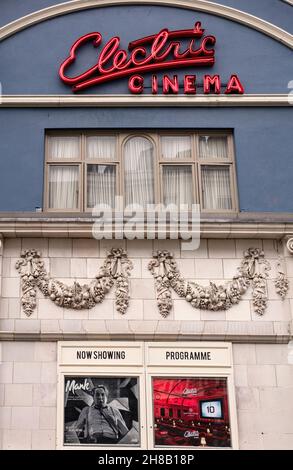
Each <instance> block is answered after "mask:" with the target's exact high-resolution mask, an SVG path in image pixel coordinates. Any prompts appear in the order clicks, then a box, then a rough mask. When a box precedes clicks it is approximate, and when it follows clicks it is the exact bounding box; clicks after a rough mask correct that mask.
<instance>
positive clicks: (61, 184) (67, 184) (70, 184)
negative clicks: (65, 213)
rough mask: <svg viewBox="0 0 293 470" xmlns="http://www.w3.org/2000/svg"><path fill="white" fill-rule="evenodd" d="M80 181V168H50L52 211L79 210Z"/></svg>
mask: <svg viewBox="0 0 293 470" xmlns="http://www.w3.org/2000/svg"><path fill="white" fill-rule="evenodd" d="M78 179H79V168H78V166H67V165H66V166H65V165H64V166H62V165H58V166H57V165H51V166H50V173H49V208H50V209H78V191H79V188H78Z"/></svg>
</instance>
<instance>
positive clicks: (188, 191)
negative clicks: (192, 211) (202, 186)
mask: <svg viewBox="0 0 293 470" xmlns="http://www.w3.org/2000/svg"><path fill="white" fill-rule="evenodd" d="M163 203H164V204H165V205H168V204H176V205H177V206H179V205H180V204H188V205H189V207H191V205H192V203H193V183H192V166H191V165H188V166H187V165H163Z"/></svg>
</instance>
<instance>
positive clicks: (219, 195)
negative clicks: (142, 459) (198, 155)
mask: <svg viewBox="0 0 293 470" xmlns="http://www.w3.org/2000/svg"><path fill="white" fill-rule="evenodd" d="M201 184H202V198H203V209H212V210H216V209H232V196H231V185H230V168H229V166H202V167H201Z"/></svg>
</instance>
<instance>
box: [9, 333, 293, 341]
mask: <svg viewBox="0 0 293 470" xmlns="http://www.w3.org/2000/svg"><path fill="white" fill-rule="evenodd" d="M292 339H293V335H289V334H288V335H282V336H277V335H273V334H272V335H230V334H190V333H189V334H180V333H179V334H170V333H166V334H164V333H159V334H154V333H151V334H150V333H141V334H133V333H132V334H128V333H126V334H121V333H117V334H113V333H112V334H111V333H91V334H82V335H81V334H75V333H45V334H42V335H41V334H37V333H13V332H0V341H42V342H46V341H87V340H89V341H93V340H94V341H109V340H111V341H133V340H135V341H229V342H232V343H246V344H247V343H251V344H256V343H259V344H264V343H266V344H287V343H288V342H289V341H291V340H292Z"/></svg>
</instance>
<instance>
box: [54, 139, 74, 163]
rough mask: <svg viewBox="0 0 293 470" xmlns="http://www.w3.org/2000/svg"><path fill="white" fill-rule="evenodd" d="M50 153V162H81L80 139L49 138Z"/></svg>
mask: <svg viewBox="0 0 293 470" xmlns="http://www.w3.org/2000/svg"><path fill="white" fill-rule="evenodd" d="M48 151H49V159H50V160H61V159H65V160H67V159H74V160H79V159H80V138H79V137H78V136H60V137H57V136H49V137H48Z"/></svg>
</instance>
